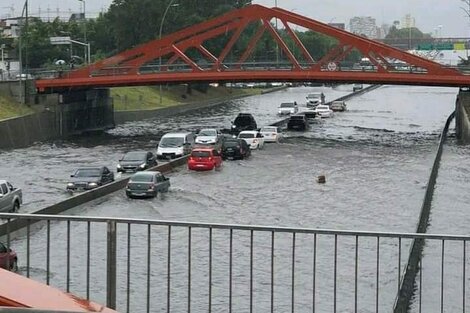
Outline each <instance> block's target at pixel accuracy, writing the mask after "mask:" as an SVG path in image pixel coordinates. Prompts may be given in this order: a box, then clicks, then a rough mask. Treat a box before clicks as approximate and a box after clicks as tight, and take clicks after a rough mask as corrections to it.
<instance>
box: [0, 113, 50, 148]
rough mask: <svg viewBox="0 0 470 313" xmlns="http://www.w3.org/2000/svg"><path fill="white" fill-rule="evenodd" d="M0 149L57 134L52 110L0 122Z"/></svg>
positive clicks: (27, 144) (46, 138) (22, 145)
mask: <svg viewBox="0 0 470 313" xmlns="http://www.w3.org/2000/svg"><path fill="white" fill-rule="evenodd" d="M0 135H1V136H0V149H12V148H21V147H26V146H29V145H31V144H33V143H34V142H37V141H44V140H50V139H53V138H57V137H58V136H59V133H58V130H57V129H56V119H55V113H54V112H48V111H45V112H41V113H36V114H31V115H26V116H22V117H16V118H11V119H7V120H3V121H1V122H0Z"/></svg>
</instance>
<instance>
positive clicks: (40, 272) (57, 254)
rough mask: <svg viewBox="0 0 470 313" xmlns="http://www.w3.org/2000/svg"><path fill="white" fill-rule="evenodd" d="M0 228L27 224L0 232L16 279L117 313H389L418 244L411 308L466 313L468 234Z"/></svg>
mask: <svg viewBox="0 0 470 313" xmlns="http://www.w3.org/2000/svg"><path fill="white" fill-rule="evenodd" d="M133 209H138V208H133ZM0 218H3V219H5V220H7V222H8V221H10V220H12V219H21V220H26V221H27V222H28V223H27V226H26V228H24V229H22V230H19V231H16V232H14V233H13V232H10V231H8V227H7V232H6V233H5V234H0V235H2V236H3V240H4V242H5V243H6V245H7V246H10V247H12V248H13V249H14V250H15V251H16V252H17V254H18V257H19V272H20V274H23V275H25V276H27V277H31V278H33V279H35V280H39V281H42V282H44V283H47V284H51V285H53V286H55V287H58V288H61V289H63V290H64V291H67V292H72V293H74V294H76V295H78V296H82V297H84V298H87V299H91V300H93V301H95V302H98V303H106V304H107V305H108V306H109V307H111V308H117V309H118V310H119V311H121V312H182V311H186V312H202V311H205V312H212V311H214V312H222V311H223V312H295V311H299V312H307V311H308V312H390V311H391V310H392V308H393V303H394V300H395V295H396V293H397V291H398V290H399V289H400V280H401V278H402V277H401V276H402V273H403V267H404V266H405V264H406V258H407V251H408V249H409V247H410V244H411V242H412V241H413V240H415V239H426V244H427V247H426V255H425V256H424V258H423V259H422V260H421V264H420V265H421V266H420V271H419V275H418V278H417V281H416V290H417V292H416V298H415V302H414V304H413V306H412V309H411V310H412V311H416V312H444V311H445V312H466V310H468V309H469V307H468V303H467V302H466V296H467V287H466V283H467V278H466V277H467V276H466V271H467V263H468V262H469V261H468V260H467V257H466V248H467V241H469V240H470V236H446V235H426V234H407V233H385V232H360V231H359V232H358V231H337V230H320V229H306V228H284V227H262V226H249V225H228V224H206V223H185V222H171V221H159V220H142V219H121V218H108V217H78V216H57V215H33V214H30V215H28V214H0ZM37 221H40V222H38V223H33V222H37Z"/></svg>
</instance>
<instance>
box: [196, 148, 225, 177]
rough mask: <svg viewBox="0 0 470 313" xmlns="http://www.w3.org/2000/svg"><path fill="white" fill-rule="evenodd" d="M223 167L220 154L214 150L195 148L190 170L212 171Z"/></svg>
mask: <svg viewBox="0 0 470 313" xmlns="http://www.w3.org/2000/svg"><path fill="white" fill-rule="evenodd" d="M221 165H222V157H221V155H220V152H219V151H218V150H216V149H214V148H194V149H193V151H192V152H191V155H190V157H189V159H188V169H190V170H195V171H210V170H212V169H214V168H219V167H220V166H221Z"/></svg>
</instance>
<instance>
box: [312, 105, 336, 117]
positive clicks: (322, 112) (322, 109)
mask: <svg viewBox="0 0 470 313" xmlns="http://www.w3.org/2000/svg"><path fill="white" fill-rule="evenodd" d="M315 112H316V113H317V115H318V116H320V117H322V118H323V117H332V116H333V110H331V109H330V107H329V106H327V105H319V106H317V107H316V108H315Z"/></svg>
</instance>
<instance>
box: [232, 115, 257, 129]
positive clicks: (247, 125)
mask: <svg viewBox="0 0 470 313" xmlns="http://www.w3.org/2000/svg"><path fill="white" fill-rule="evenodd" d="M257 128H258V125H257V124H256V121H255V118H254V117H253V115H251V114H250V113H239V114H238V115H237V117H236V118H235V120H234V121H233V123H232V128H231V133H233V134H238V133H239V132H241V131H244V130H256V129H257Z"/></svg>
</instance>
